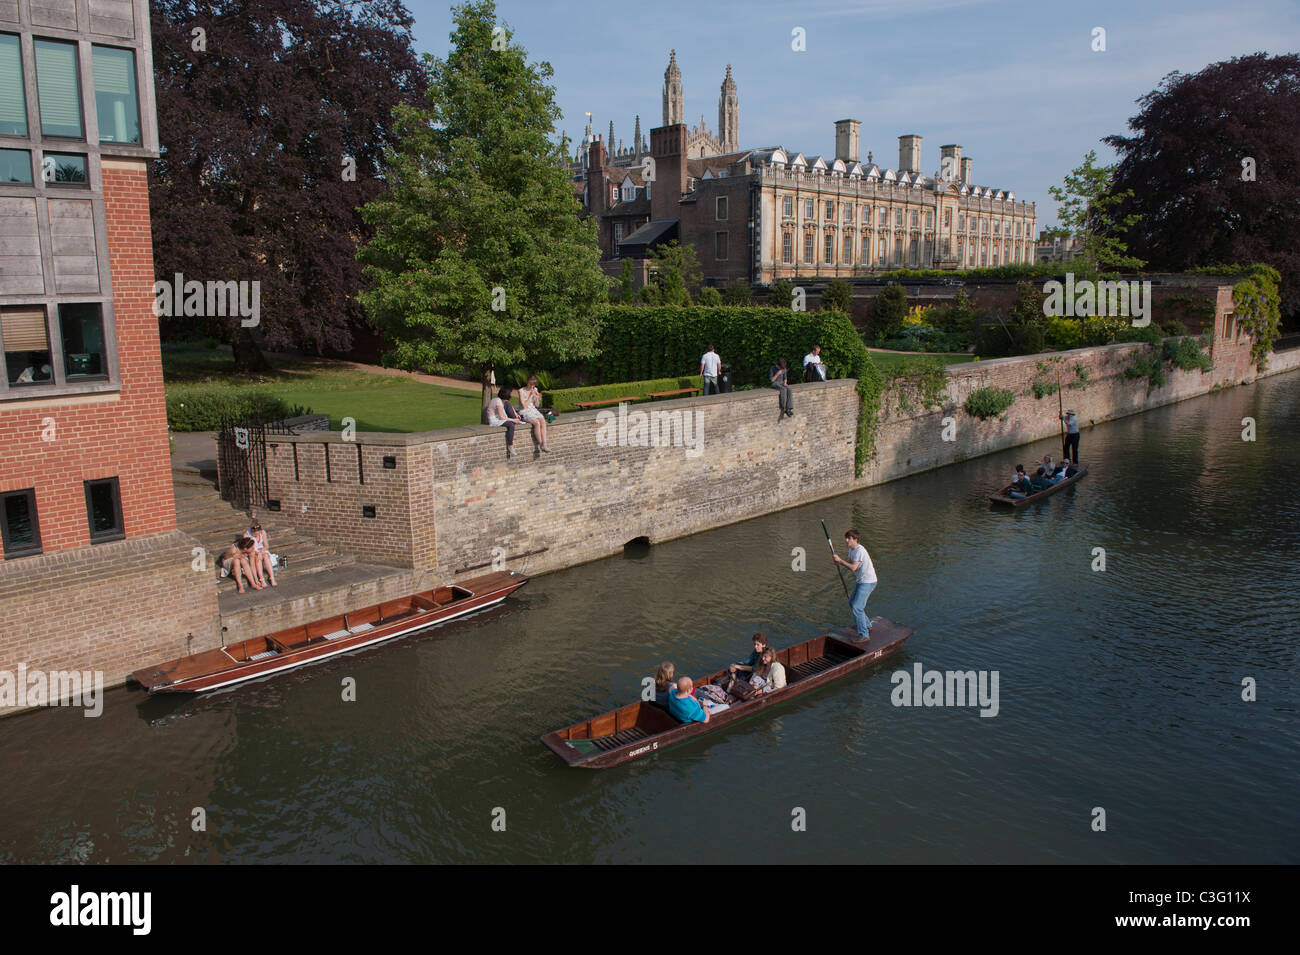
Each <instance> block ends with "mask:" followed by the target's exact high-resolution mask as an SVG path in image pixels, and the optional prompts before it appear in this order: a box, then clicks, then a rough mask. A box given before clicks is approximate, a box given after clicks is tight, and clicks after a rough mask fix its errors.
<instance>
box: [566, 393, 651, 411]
mask: <svg viewBox="0 0 1300 955" xmlns="http://www.w3.org/2000/svg"><path fill="white" fill-rule="evenodd" d="M640 400H641V396H640V395H632V396H631V397H627V398H606V399H605V400H604V401H575V402H574V403H573V407H575V408H579V409H581V410H583V411H586V410H587V409H588V408H599V407H601V406H602V405H621V404H622V403H623V402H625V401H629V402H631V401H640Z"/></svg>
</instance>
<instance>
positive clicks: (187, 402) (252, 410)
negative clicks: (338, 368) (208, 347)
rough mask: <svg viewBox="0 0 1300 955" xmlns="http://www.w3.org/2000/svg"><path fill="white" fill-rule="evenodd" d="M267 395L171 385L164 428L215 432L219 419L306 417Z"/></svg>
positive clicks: (299, 409) (255, 391)
mask: <svg viewBox="0 0 1300 955" xmlns="http://www.w3.org/2000/svg"><path fill="white" fill-rule="evenodd" d="M310 413H311V409H310V408H303V407H302V406H301V405H290V404H289V403H288V402H286V401H284V400H283V399H280V398H277V397H276V396H275V395H273V394H271V393H270V392H266V391H260V390H258V389H256V388H238V387H235V386H233V385H172V386H170V387H168V389H167V426H168V427H169V428H171V429H172V430H173V431H216V430H218V429H219V428H220V427H221V419H222V418H223V417H226V418H259V419H262V420H267V421H274V420H278V419H280V418H296V417H297V416H298V415H303V414H310Z"/></svg>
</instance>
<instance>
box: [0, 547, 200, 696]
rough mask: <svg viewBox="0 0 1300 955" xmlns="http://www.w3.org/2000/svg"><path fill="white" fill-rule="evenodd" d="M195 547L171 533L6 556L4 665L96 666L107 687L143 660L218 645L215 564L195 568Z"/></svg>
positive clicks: (0, 646) (0, 637) (0, 608)
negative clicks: (18, 557)
mask: <svg viewBox="0 0 1300 955" xmlns="http://www.w3.org/2000/svg"><path fill="white" fill-rule="evenodd" d="M197 546H198V543H197V541H195V540H194V539H193V538H191V537H190V536H189V535H187V534H184V533H182V532H180V531H170V532H167V533H162V534H151V535H147V536H143V537H132V538H128V539H127V540H123V541H114V542H112V543H107V544H96V545H94V546H87V547H79V548H71V549H66V550H60V551H57V552H55V553H52V554H40V555H37V556H35V557H25V558H23V559H22V560H15V561H12V562H8V561H7V562H6V566H5V573H4V574H2V575H0V620H3V621H4V630H3V632H2V633H0V671H6V672H8V673H16V672H17V668H18V665H19V664H24V665H25V666H26V667H27V669H28V671H29V672H30V671H32V670H42V671H45V672H47V673H49V672H52V671H57V670H78V671H81V670H99V671H102V672H103V674H104V685H105V686H106V687H108V686H114V685H117V684H120V683H122V682H123V681H124V680H125V679H126V677H127V676H128V675H129V674H130V673H131V672H132V671H133V670H135V669H136V668H137V667H140V666H142V665H144V664H148V663H157V662H158V661H160V660H169V659H172V658H173V657H178V656H181V655H183V654H185V653H191V652H193V653H197V652H199V651H200V650H208V649H211V648H212V647H215V646H219V645H220V642H219V635H220V628H221V624H220V620H219V617H218V614H217V590H216V588H215V587H213V586H212V571H211V568H210V567H209V568H208V569H207V570H206V572H200V571H196V570H195V569H194V568H193V566H192V561H193V559H194V558H193V556H192V554H191V548H193V547H197ZM12 709H14V708H10V707H0V715H5V714H7V713H8V712H10V711H11V710H12Z"/></svg>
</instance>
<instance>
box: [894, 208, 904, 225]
mask: <svg viewBox="0 0 1300 955" xmlns="http://www.w3.org/2000/svg"><path fill="white" fill-rule="evenodd" d="M894 225H895V226H896V227H897V228H900V229H901V228H902V227H903V210H902V209H895V210H894Z"/></svg>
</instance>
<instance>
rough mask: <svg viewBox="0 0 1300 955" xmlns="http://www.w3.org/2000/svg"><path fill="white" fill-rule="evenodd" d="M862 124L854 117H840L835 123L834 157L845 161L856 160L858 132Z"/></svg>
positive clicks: (852, 161) (853, 161)
mask: <svg viewBox="0 0 1300 955" xmlns="http://www.w3.org/2000/svg"><path fill="white" fill-rule="evenodd" d="M861 129H862V124H861V123H860V122H858V121H857V120H856V119H841V120H837V121H836V123H835V158H836V159H843V160H844V161H845V162H846V163H855V162H857V161H858V134H859V131H860V130H861Z"/></svg>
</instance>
